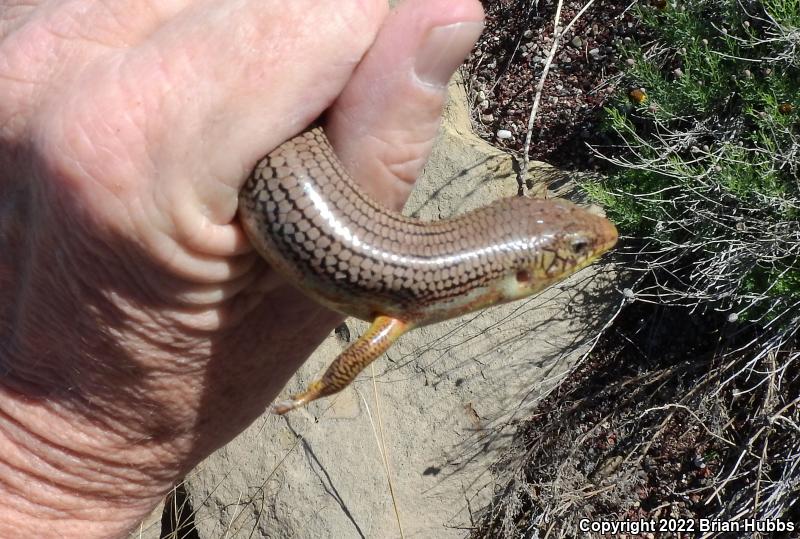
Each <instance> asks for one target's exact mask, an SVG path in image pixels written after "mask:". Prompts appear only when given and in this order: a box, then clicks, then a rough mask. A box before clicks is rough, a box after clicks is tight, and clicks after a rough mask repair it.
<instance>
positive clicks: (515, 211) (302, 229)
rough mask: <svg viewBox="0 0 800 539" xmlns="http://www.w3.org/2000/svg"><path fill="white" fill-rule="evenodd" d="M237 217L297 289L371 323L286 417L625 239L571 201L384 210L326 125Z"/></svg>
mask: <svg viewBox="0 0 800 539" xmlns="http://www.w3.org/2000/svg"><path fill="white" fill-rule="evenodd" d="M239 213H240V218H241V221H242V224H243V226H244V229H245V231H246V232H247V234H248V236H249V237H250V240H251V241H252V242H253V244H254V245H255V247H256V249H257V250H258V251H259V252H260V253H261V255H262V256H263V257H264V258H266V259H267V261H268V262H270V264H272V265H273V266H274V267H275V269H276V270H278V271H279V272H280V273H281V274H283V275H284V276H285V277H287V278H288V279H289V280H290V281H291V282H292V283H294V284H295V285H296V286H298V287H299V288H300V289H301V290H303V291H304V292H306V293H307V294H308V295H310V296H311V297H312V298H314V299H315V300H317V301H319V302H320V303H322V304H324V305H327V306H328V307H330V308H332V309H334V310H336V311H339V312H341V313H344V314H347V315H350V316H355V317H358V318H361V319H362V320H374V322H373V324H372V326H371V327H370V329H369V330H368V331H367V333H365V334H364V335H363V336H362V337H361V338H360V339H359V340H358V341H356V342H355V343H353V344H352V345H351V346H350V347H349V348H348V349H347V350H345V351H344V352H343V353H342V354H340V355H339V357H337V358H336V360H335V361H334V362H333V363H332V364H331V366H330V367H329V368H328V370H327V371H326V373H325V374H324V375H323V377H322V379H321V380H319V381H316V382H314V383H312V384H311V385H310V386H309V388H308V389H307V390H306V391H305V392H303V393H301V394H299V395H295V396H292V397H291V398H290V399H288V400H286V401H282V402H279V403H277V404H275V405H274V406H273V408H272V409H273V411H274V412H276V413H279V414H283V413H286V412H287V411H289V410H291V409H293V408H296V407H298V406H302V405H305V404H307V403H308V402H310V401H312V400H314V399H317V398H319V397H323V396H327V395H330V394H333V393H336V392H338V391H341V390H342V389H344V388H345V387H347V385H349V384H350V382H352V381H353V379H354V378H355V377H356V376H357V375H358V373H359V372H361V370H362V369H364V367H366V366H367V365H369V363H371V362H372V361H373V360H374V359H375V358H377V357H378V356H379V355H380V354H382V353H383V352H385V351H386V350H387V349H388V348H389V347H390V346H391V344H392V343H393V342H394V341H395V340H397V338H398V337H399V336H400V335H402V334H403V333H405V332H406V331H408V330H410V329H412V328H414V327H418V326H422V325H426V324H431V323H434V322H438V321H441V320H446V319H448V318H453V317H456V316H460V315H462V314H466V313H468V312H471V311H475V310H478V309H482V308H484V307H488V306H491V305H495V304H499V303H505V302H508V301H513V300H516V299H520V298H524V297H526V296H529V295H531V294H534V293H536V292H540V291H541V290H543V289H545V288H547V287H548V286H550V285H551V284H553V283H556V282H558V281H561V280H562V279H564V278H566V277H568V276H570V275H572V274H573V273H575V272H576V271H578V270H579V269H581V268H583V267H585V266H587V265H589V264H590V263H592V262H593V261H594V260H595V259H597V257H599V256H600V255H601V254H603V253H604V252H605V251H607V250H608V249H610V248H611V247H613V246H614V244H615V243H616V241H617V230H616V228H615V227H614V225H613V224H611V222H609V221H608V220H607V219H605V218H603V217H600V216H598V215H595V214H593V213H590V212H588V211H586V210H584V209H581V208H579V207H578V206H575V205H574V204H572V203H570V202H566V201H563V200H537V199H530V198H525V197H515V198H507V199H503V200H499V201H497V202H494V203H492V204H489V205H488V206H485V207H483V208H480V209H478V210H475V211H472V212H469V213H466V214H464V215H460V216H457V217H454V218H452V219H445V220H442V221H436V222H425V221H420V220H417V219H412V218H409V217H406V216H404V215H401V214H399V213H397V212H393V211H390V210H387V209H386V208H383V207H382V206H380V205H379V204H377V203H376V202H374V201H372V200H371V199H370V198H368V197H367V196H366V195H365V194H364V193H363V191H362V190H361V189H360V188H359V187H358V186H357V185H356V183H355V182H354V181H353V180H352V178H350V176H349V175H348V174H347V172H345V170H344V167H343V166H342V164H341V163H340V162H339V160H338V158H337V157H336V155H335V154H334V152H333V149H332V148H331V146H330V143H329V142H328V140H327V138H326V136H325V134H324V133H323V131H322V129H321V128H319V127H315V128H312V129H309V130H307V131H305V132H303V133H301V134H299V135H298V136H296V137H294V138H293V139H291V140H289V141H287V142H286V143H284V144H282V145H281V146H280V147H278V148H277V149H276V150H275V151H273V152H272V153H271V154H269V155H268V156H267V157H266V158H264V159H263V160H262V161H261V162H260V163H259V164H258V166H257V167H256V169H255V171H254V172H253V174H252V175H251V177H250V178H249V179H248V181H247V183H246V184H245V186H244V187H243V188H242V191H241V192H240V195H239Z"/></svg>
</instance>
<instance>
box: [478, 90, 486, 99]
mask: <svg viewBox="0 0 800 539" xmlns="http://www.w3.org/2000/svg"><path fill="white" fill-rule="evenodd" d="M478 101H486V92H484V91H483V90H481V91H480V92H478Z"/></svg>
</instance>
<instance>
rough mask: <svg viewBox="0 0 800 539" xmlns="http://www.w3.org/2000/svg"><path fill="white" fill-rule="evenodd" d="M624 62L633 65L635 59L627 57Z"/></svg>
mask: <svg viewBox="0 0 800 539" xmlns="http://www.w3.org/2000/svg"><path fill="white" fill-rule="evenodd" d="M625 63H626V64H627V65H629V66H635V65H636V60H634V59H633V58H628V59H627V60H625Z"/></svg>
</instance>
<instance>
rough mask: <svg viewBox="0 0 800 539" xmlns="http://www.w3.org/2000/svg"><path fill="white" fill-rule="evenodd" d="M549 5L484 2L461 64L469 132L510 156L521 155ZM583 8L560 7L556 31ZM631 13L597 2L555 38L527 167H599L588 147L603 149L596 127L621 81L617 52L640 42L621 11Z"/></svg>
mask: <svg viewBox="0 0 800 539" xmlns="http://www.w3.org/2000/svg"><path fill="white" fill-rule="evenodd" d="M555 4H556V3H555V2H540V3H535V5H534V3H532V2H522V1H516V0H492V1H484V9H485V11H486V17H487V19H486V22H487V24H486V30H485V31H484V33H483V35H482V37H481V39H480V41H479V42H478V44H477V46H476V49H475V51H474V52H473V54H472V56H471V58H470V59H469V60H468V64H467V72H468V74H469V76H468V81H469V86H470V90H471V91H472V97H473V99H474V101H473V117H474V120H475V121H474V124H475V130H476V132H478V133H479V134H480V135H481V136H482V138H484V139H485V140H487V141H489V142H491V143H494V144H496V145H497V146H498V147H500V148H503V149H505V150H507V151H510V152H513V153H516V154H520V153H521V152H522V150H523V148H524V143H525V136H526V133H527V131H528V120H529V116H530V111H531V105H532V103H533V99H534V96H535V94H536V87H537V85H538V83H539V80H540V78H541V75H542V71H543V68H544V65H545V62H546V59H547V58H548V55H549V53H550V48H551V47H552V44H553V19H554V16H555V9H556V5H555ZM583 5H584V2H583V1H575V0H568V1H567V2H565V3H564V5H563V7H562V11H561V21H562V23H561V27H562V28H564V27H565V26H566V25H567V24H569V22H570V21H571V20H572V19H573V18H574V17H575V16H576V15H577V14H578V13H579V11H580V10H581V8H582V7H583ZM536 6H538V7H536ZM630 6H631V4H630V2H628V1H620V0H596V1H595V2H594V4H592V6H591V7H590V8H589V9H588V10H587V11H586V12H585V13H584V14H583V15H581V16H580V18H579V19H578V20H577V21H576V23H575V24H574V25H573V26H572V27H571V29H570V30H569V31H568V32H566V33H565V34H563V35H562V36H561V38H560V45H559V48H558V51H557V53H556V55H555V57H554V58H553V62H552V64H551V66H550V69H549V73H548V76H547V79H546V80H545V83H544V86H543V90H542V96H541V100H540V104H539V109H538V112H537V114H536V118H535V121H534V123H533V133H532V135H533V138H532V142H531V149H530V157H531V158H532V159H535V160H540V161H545V162H548V163H550V164H553V165H555V166H557V167H559V168H566V169H578V170H590V169H593V168H596V167H598V166H599V165H600V163H598V162H596V161H595V159H594V157H593V156H592V154H591V152H590V151H589V150H588V147H587V143H590V144H605V143H606V142H608V141H607V139H606V137H605V136H604V134H603V133H602V132H601V130H600V129H598V123H599V120H600V117H601V114H602V110H603V107H604V106H605V105H606V104H607V103H608V100H609V98H610V97H611V96H612V95H613V94H614V92H615V91H616V87H617V84H618V83H619V81H620V80H621V76H620V67H621V65H622V64H623V63H624V61H625V59H624V58H620V56H619V54H620V53H619V51H620V50H621V46H622V45H623V44H624V43H630V42H631V41H632V40H633V39H634V38H637V37H641V36H640V33H641V29H640V26H639V25H638V23H637V22H636V20H635V19H634V17H633V16H632V14H631V13H630V12H629V11H626V10H628V8H630ZM503 131H506V132H507V133H503ZM508 132H510V137H509V138H504V135H505V136H508V135H509V133H508Z"/></svg>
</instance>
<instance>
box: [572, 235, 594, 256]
mask: <svg viewBox="0 0 800 539" xmlns="http://www.w3.org/2000/svg"><path fill="white" fill-rule="evenodd" d="M569 246H570V248H571V249H572V252H573V253H575V255H576V256H585V255H586V254H587V253H588V252H589V240H588V239H586V238H585V237H584V236H575V237H574V238H572V240H571V241H570V244H569Z"/></svg>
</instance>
